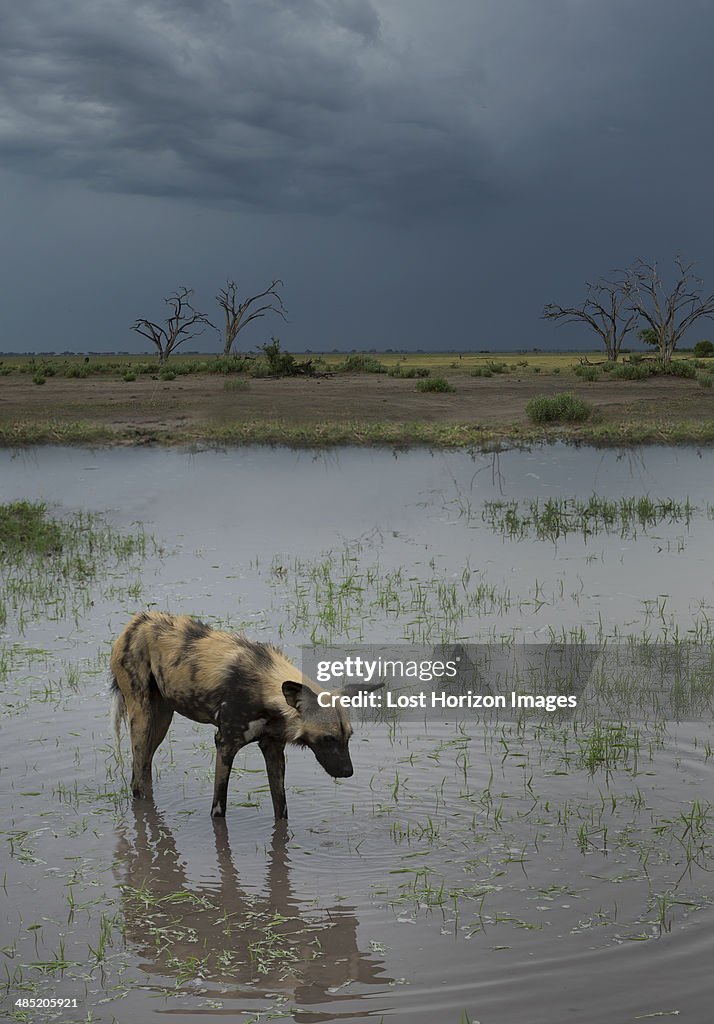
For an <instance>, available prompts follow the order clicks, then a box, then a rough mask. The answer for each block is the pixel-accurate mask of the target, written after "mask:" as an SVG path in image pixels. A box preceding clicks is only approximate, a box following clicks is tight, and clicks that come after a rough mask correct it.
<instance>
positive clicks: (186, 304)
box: [131, 288, 213, 363]
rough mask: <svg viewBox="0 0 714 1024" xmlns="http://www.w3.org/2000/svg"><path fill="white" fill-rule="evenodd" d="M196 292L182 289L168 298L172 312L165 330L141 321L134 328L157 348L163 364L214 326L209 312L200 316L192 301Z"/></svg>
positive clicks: (159, 326) (133, 329)
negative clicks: (185, 343) (190, 339)
mask: <svg viewBox="0 0 714 1024" xmlns="http://www.w3.org/2000/svg"><path fill="white" fill-rule="evenodd" d="M192 295H193V289H191V288H180V289H179V290H178V291H176V292H173V293H172V294H171V295H169V297H168V298H166V299H164V302H165V303H166V304H167V306H168V307H169V309H170V310H171V312H170V315H169V316H168V317H167V319H166V321H165V324H166V326H165V327H162V326H161V325H160V324H157V323H154V321H153V320H146V319H143V318H142V319H139V320H137V321H136V323H135V324H134V325H133V327H132V328H131V329H132V331H136V333H137V334H141V335H142V336H143V337H144V338H148V340H149V341H150V342H151V343H152V344H153V345H154V346H155V348H156V350H157V352H158V356H159V362H160V363H165V362H166V360H167V359H168V358H169V356H170V355H171V353H172V352H173V351H174V349H176V348H178V346H179V345H182V344H183V343H184V341H188V340H189V338H195V337H197V336H198V335H200V334H203V332H204V331H205V329H206V327H213V324H212V323H211V321H210V320H209V319H208V317H207V316H206V314H205V313H200V312H199V311H198V310H197V309H195V308H194V307H193V306H192V305H191V302H190V298H191V296H192Z"/></svg>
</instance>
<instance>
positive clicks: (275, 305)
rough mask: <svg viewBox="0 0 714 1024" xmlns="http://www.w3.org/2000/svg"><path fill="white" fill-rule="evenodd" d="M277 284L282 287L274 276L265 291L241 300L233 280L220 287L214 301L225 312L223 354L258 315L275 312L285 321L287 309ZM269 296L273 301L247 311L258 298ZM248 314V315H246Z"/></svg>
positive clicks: (226, 353) (227, 351)
mask: <svg viewBox="0 0 714 1024" xmlns="http://www.w3.org/2000/svg"><path fill="white" fill-rule="evenodd" d="M278 286H280V287H284V285H283V282H282V281H281V280H280V278H278V277H276V278H275V279H274V280H273V281H271V282H270V285H269V286H268V287H267V288H266V289H265V291H262V292H258V294H257V295H251V296H249V297H248V298H247V299H244V300H243V302H239V301H238V285H237V284H236V283H235V281H228V282H226V287H225V288H221V290H220V291H219V293H218V295H217V296H216V301H217V302H218V304H219V306H220V307H221V309H222V310H223V312H224V314H225V321H226V322H225V333H224V343H223V355H224V356H229V355H230V354H231V350H232V348H233V344H234V342H235V340H236V338H237V337H238V334H239V332H240V331H242V330H243V328H244V327H246V326H247V325H248V324H249V323H250V322H251V320H256V319H257V318H258V317H261V316H265V314H266V313H268V312H270V313H277V315H278V316H280V317H282V319H283V320H285V321H286V322H287V317H286V315H285V314H286V313H287V309H286V308H285V306H284V305H283V300H282V298H281V297H280V294H279V292H278V290H277V289H278ZM268 296H270V297H271V298H272V299H273V300H274V301H272V302H266V303H264V304H263V305H262V306H258V307H257V308H256V309H254V310H253V311H252V312H250V313H248V311H249V309H250V307H251V306H252V305H253V303H254V302H259V301H260V299H264V298H267V297H268ZM246 314H248V315H246Z"/></svg>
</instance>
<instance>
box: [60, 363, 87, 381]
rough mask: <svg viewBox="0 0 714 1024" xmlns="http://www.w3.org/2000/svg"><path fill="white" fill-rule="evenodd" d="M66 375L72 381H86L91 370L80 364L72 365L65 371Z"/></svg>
mask: <svg viewBox="0 0 714 1024" xmlns="http://www.w3.org/2000/svg"><path fill="white" fill-rule="evenodd" d="M64 375H65V377H70V378H72V379H77V380H84V379H85V378H86V377H88V376H89V369H88V368H87V367H86V366H85V365H82V364H79V363H70V365H69V366H67V368H66V369H65V371H64Z"/></svg>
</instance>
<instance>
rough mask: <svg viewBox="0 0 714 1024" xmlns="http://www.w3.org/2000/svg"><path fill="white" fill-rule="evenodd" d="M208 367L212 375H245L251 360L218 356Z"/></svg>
mask: <svg viewBox="0 0 714 1024" xmlns="http://www.w3.org/2000/svg"><path fill="white" fill-rule="evenodd" d="M285 354H286V355H287V353H285ZM208 365H209V367H210V369H211V372H212V373H224V374H229V373H245V372H246V370H248V368H249V366H250V360H248V359H246V358H245V356H237V355H236V356H218V358H217V359H215V360H214V361H213V362H212V363H210V364H208Z"/></svg>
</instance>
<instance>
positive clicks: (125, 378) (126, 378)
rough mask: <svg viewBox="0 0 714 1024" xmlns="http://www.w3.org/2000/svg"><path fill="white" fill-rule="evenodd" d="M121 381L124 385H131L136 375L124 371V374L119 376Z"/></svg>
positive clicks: (129, 371)
mask: <svg viewBox="0 0 714 1024" xmlns="http://www.w3.org/2000/svg"><path fill="white" fill-rule="evenodd" d="M121 379H122V380H123V381H124V383H125V384H131V383H132V382H133V381H135V380H136V374H135V373H132V372H131V370H125V371H124V373H123V374H122V375H121Z"/></svg>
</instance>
